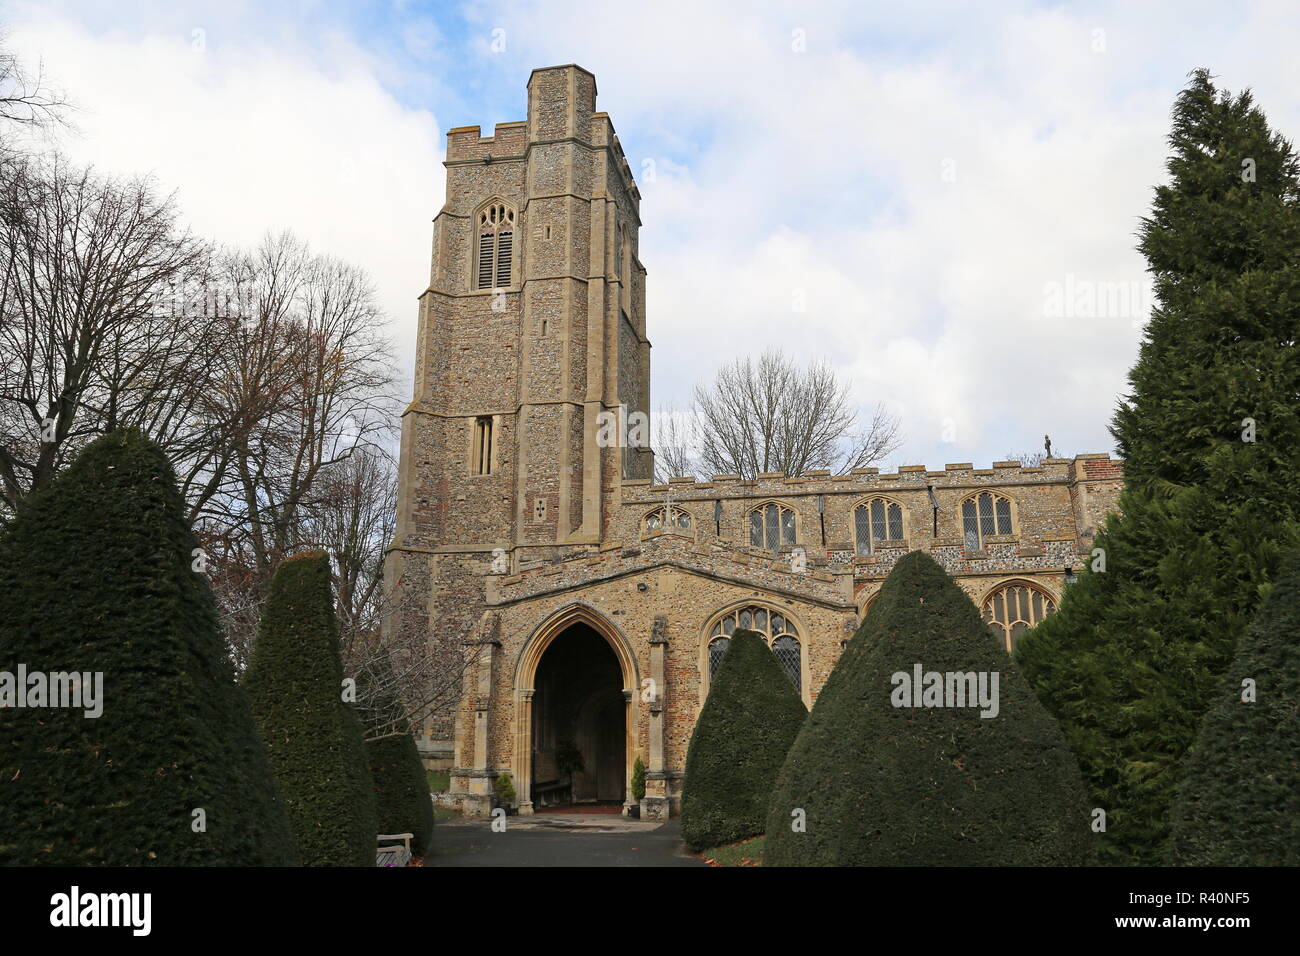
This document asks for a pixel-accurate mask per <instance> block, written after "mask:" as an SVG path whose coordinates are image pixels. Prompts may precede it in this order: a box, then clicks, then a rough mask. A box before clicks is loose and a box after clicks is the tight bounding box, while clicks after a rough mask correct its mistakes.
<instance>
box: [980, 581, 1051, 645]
mask: <svg viewBox="0 0 1300 956" xmlns="http://www.w3.org/2000/svg"><path fill="white" fill-rule="evenodd" d="M1055 610H1056V602H1055V601H1053V600H1052V598H1051V596H1050V595H1049V594H1047V593H1045V592H1043V591H1040V590H1039V589H1038V588H1036V587H1033V586H1032V585H1029V584H1023V583H1017V584H1006V585H1003V586H1002V587H1000V588H998V589H997V590H996V591H994V592H993V593H992V594H990V595H989V596H988V597H987V598H985V600H984V607H983V609H982V614H983V616H984V623H986V624H988V626H989V629H990V630H991V631H992V632H993V634H994V636H996V637H997V639H998V640H1000V641H1001V642H1002V646H1003V647H1005V648H1006V649H1007V651H1008V652H1012V651H1014V650H1015V649H1016V644H1017V643H1019V641H1020V637H1021V635H1023V634H1024V633H1025V631H1027V630H1029V629H1030V628H1031V627H1033V626H1034V625H1035V624H1038V623H1039V622H1040V621H1042V620H1043V619H1044V618H1045V617H1047V615H1049V614H1051V613H1053V612H1054V611H1055Z"/></svg>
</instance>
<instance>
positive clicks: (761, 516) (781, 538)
mask: <svg viewBox="0 0 1300 956" xmlns="http://www.w3.org/2000/svg"><path fill="white" fill-rule="evenodd" d="M794 527H795V526H794V512H793V511H791V510H790V509H789V508H784V507H782V506H781V505H778V504H776V503H775V502H768V503H767V504H765V505H759V506H758V507H757V508H755V509H754V510H753V511H751V512H750V513H749V543H750V544H751V545H752V546H754V547H755V548H767V549H768V550H769V551H776V550H778V549H779V548H780V547H781V546H782V545H793V544H794Z"/></svg>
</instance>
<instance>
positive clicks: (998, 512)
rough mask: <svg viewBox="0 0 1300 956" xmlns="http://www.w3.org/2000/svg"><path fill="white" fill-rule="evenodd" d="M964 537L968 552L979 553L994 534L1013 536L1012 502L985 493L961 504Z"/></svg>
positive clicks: (999, 496)
mask: <svg viewBox="0 0 1300 956" xmlns="http://www.w3.org/2000/svg"><path fill="white" fill-rule="evenodd" d="M961 522H962V537H963V539H964V541H965V545H966V550H967V551H978V550H980V549H981V548H982V547H983V546H984V539H985V538H987V537H988V536H989V535H993V534H1011V533H1012V532H1011V502H1010V500H1009V499H1007V498H1004V497H1002V496H1001V495H995V494H993V493H991V492H988V491H985V492H982V493H980V494H978V495H975V496H974V497H972V498H967V499H966V500H965V501H963V502H962V503H961Z"/></svg>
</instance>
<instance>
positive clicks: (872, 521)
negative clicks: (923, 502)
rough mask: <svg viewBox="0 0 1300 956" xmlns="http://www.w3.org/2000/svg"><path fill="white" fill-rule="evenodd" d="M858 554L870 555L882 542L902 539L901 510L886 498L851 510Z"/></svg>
mask: <svg viewBox="0 0 1300 956" xmlns="http://www.w3.org/2000/svg"><path fill="white" fill-rule="evenodd" d="M853 528H854V531H855V533H856V537H857V544H858V546H857V551H858V554H871V552H872V551H874V550H875V549H876V546H877V545H879V544H880V542H882V541H901V540H902V539H903V509H902V507H901V506H900V505H899V504H898V503H897V502H893V501H889V500H888V499H886V498H872V499H871V500H870V501H864V502H862V504H860V505H858V506H857V507H856V508H854V509H853Z"/></svg>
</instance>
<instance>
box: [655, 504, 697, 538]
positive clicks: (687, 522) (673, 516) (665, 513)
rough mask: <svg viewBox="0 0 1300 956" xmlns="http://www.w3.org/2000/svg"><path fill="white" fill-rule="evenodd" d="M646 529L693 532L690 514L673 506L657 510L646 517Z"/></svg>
mask: <svg viewBox="0 0 1300 956" xmlns="http://www.w3.org/2000/svg"><path fill="white" fill-rule="evenodd" d="M645 529H646V531H647V532H651V531H686V532H689V531H690V530H691V515H690V512H687V511H683V510H682V509H681V508H674V507H672V506H671V505H665V506H664V507H662V508H656V509H655V510H654V511H652V512H650V513H649V514H648V515H646V516H645Z"/></svg>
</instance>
